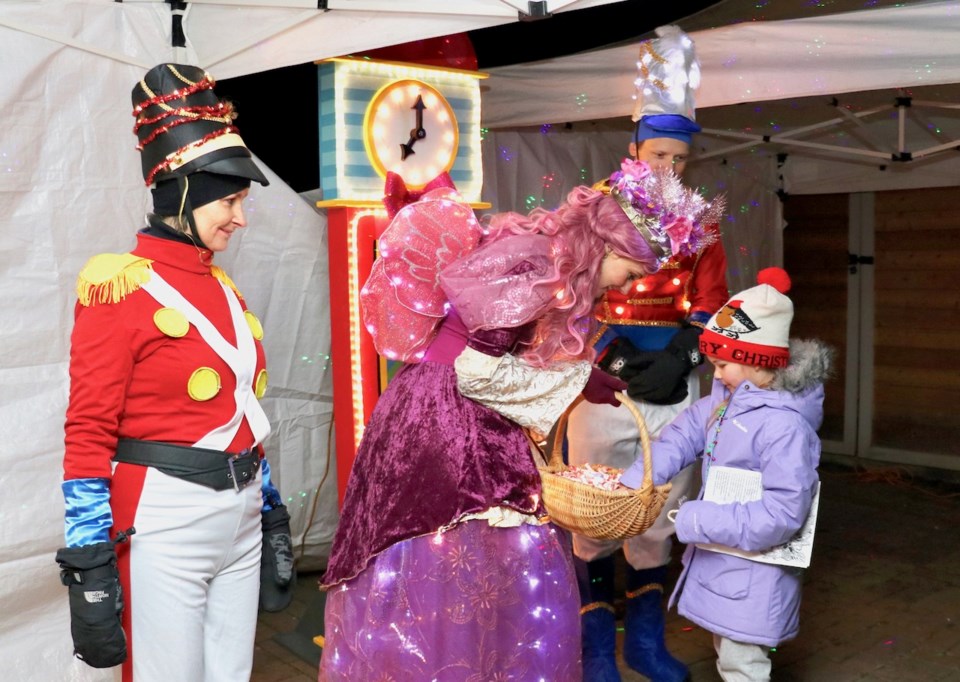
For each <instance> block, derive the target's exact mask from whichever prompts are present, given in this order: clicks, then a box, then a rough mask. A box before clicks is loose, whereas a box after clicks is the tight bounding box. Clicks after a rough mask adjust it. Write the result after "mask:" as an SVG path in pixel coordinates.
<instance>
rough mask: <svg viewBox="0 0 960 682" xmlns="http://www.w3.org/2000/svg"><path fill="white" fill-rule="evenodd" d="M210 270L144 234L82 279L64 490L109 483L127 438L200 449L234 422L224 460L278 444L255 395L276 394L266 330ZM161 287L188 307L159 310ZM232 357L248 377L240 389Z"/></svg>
mask: <svg viewBox="0 0 960 682" xmlns="http://www.w3.org/2000/svg"><path fill="white" fill-rule="evenodd" d="M211 259H212V254H211V252H210V251H208V250H205V249H199V248H197V247H196V246H194V245H192V244H187V243H183V242H179V241H175V240H171V239H163V238H160V237H156V236H151V235H147V234H143V233H140V234H138V235H137V247H136V248H135V249H134V250H133V251H132V252H131V253H127V254H101V255H99V256H95V257H94V258H92V259H90V261H88V263H87V265H86V266H85V267H84V269H83V270H82V271H81V273H80V277H79V280H78V284H77V295H78V299H79V300H78V302H77V305H76V310H75V323H74V328H73V333H72V336H71V348H70V399H69V403H68V407H67V418H66V426H65V445H66V452H65V455H64V478H65V479H67V480H69V479H74V478H110V476H111V458H112V457H113V455H114V453H115V451H116V445H117V440H118V439H120V438H135V439H141V440H153V441H162V442H166V443H173V444H175V445H194V444H198V445H201V446H202V445H203V444H202V443H198V441H201V439H203V438H204V437H205V436H209V434H211V433H214V432H215V431H216V430H217V429H222V427H224V425H229V424H231V423H232V424H233V425H234V426H232V427H230V428H227V429H225V433H224V435H221V436H218V438H219V440H221V441H223V447H222V448H219V449H222V450H224V451H227V452H239V451H241V450H243V449H245V448H250V447H253V446H255V445H257V444H258V443H259V442H261V441H262V440H263V438H265V437H266V434H268V433H269V424H268V423H266V417H265V415H263V416H262V418H261V415H262V409H260V408H259V404H254V403H256V400H255V399H254V398H253V397H252V396H251V391H252V394H253V396H255V398H260V397H261V396H262V395H263V393H264V391H265V390H266V383H267V374H266V369H265V359H264V353H263V346H262V345H261V339H262V337H263V329H262V327H261V325H260V322H259V321H258V320H257V318H256V317H255V316H254V315H253V313H250V312H249V311H247V310H246V306H245V304H244V303H243V299H242V297H241V296H240V295H239V292H237V291H236V287H235V286H234V284H233V282H232V281H230V279H229V277H227V275H226V274H225V273H224V272H223V271H222V270H221V269H220V268H218V267H216V266H214V265H213V264H212V262H211ZM163 282H165V283H166V284H169V288H171V289H172V290H173V291H174V292H175V293H173V294H171V295H173V296H174V297H175V296H177V295H179V296H182V301H181V302H180V303H177V304H176V305H170V304H169V303H168V304H166V305H164V304H161V303H160V302H158V300H157V298H155V296H154V295H153V294H151V293H149V292H148V291H147V287H151V286H156V285H157V284H158V283H163ZM228 292H229V293H228ZM231 297H233V299H232V300H231ZM191 310H192V311H195V312H189V311H191ZM184 311H188V312H187V314H186V315H185V314H184ZM191 315H192V316H193V320H188V319H187V317H189V316H191ZM197 315H199V317H197ZM204 320H205V321H204ZM198 322H199V326H200V327H202V328H203V329H204V333H201V331H200V330H199V329H198ZM251 335H252V339H251V338H250V336H251ZM238 337H241V338H240V343H238ZM211 338H214V339H216V341H215V342H214V344H213V345H211V342H210V340H209V339H211ZM224 343H225V344H227V345H226V346H224ZM214 346H217V347H219V348H221V354H218V352H216V350H215V348H214ZM224 348H226V351H225V352H224V351H223V349H224ZM230 348H232V349H233V350H232V351H231V350H230ZM234 352H236V354H234ZM223 355H225V356H226V357H228V358H232V359H233V360H232V361H233V362H234V365H235V366H236V367H238V368H240V374H239V376H241V377H243V378H242V384H240V388H241V389H242V390H239V391H238V380H237V376H238V374H237V373H236V372H235V369H234V367H233V366H231V364H230V362H227V361H226V360H225V359H224V357H223ZM239 357H242V361H239V360H237V359H236V358H239ZM246 387H249V389H250V390H247V388H246ZM244 396H246V397H247V398H248V399H244ZM258 410H259V414H258V413H257V411H258ZM238 421H239V423H238ZM264 429H266V431H264Z"/></svg>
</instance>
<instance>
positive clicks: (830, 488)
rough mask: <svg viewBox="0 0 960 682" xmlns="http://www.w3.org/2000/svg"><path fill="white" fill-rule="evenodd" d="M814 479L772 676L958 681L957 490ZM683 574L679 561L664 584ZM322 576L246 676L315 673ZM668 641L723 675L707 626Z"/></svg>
mask: <svg viewBox="0 0 960 682" xmlns="http://www.w3.org/2000/svg"><path fill="white" fill-rule="evenodd" d="M821 479H822V489H821V490H822V492H821V501H820V513H819V519H818V524H817V536H816V541H815V544H814V555H813V562H812V564H811V566H810V569H809V570H808V571H807V573H806V581H805V587H804V594H803V602H802V606H801V615H800V635H799V637H798V638H797V639H795V640H793V641H790V642H786V643H785V644H783V645H782V646H781V647H779V648H778V649H777V650H776V651H775V652H774V653H773V654H772V659H773V680H775V681H776V682H801V681H802V682H855V681H868V680H869V681H871V682H948V681H955V682H960V488H958V486H956V485H953V486H948V485H944V484H937V485H935V484H930V483H927V482H924V481H921V480H917V479H911V478H909V477H908V476H907V475H905V474H904V473H903V472H901V471H899V470H896V469H880V470H873V471H872V472H853V471H851V470H849V469H841V468H836V467H831V468H828V467H824V468H823V469H822V470H821ZM675 549H677V550H678V552H679V550H681V549H682V548H680V547H677V548H675ZM678 552H677V555H678ZM678 572H679V560H677V561H674V562H673V564H672V565H671V583H672V581H673V580H675V579H676V575H677V574H678ZM317 578H318V576H317V575H316V574H314V575H304V576H301V577H300V581H299V585H298V590H297V597H296V599H295V600H294V603H293V604H291V606H290V607H289V608H288V609H286V610H285V611H283V612H281V613H272V614H270V613H264V614H261V617H260V622H259V628H258V630H257V648H256V654H255V658H254V674H253V677H252V682H315V680H316V679H317V673H316V664H315V663H314V662H312V661H311V662H307V661H306V660H304V658H303V657H302V656H301V655H306V656H317V657H318V654H319V649H318V648H317V649H316V651H314V645H313V644H312V642H309V641H308V640H309V637H308V636H307V632H306V631H309V629H310V627H311V623H310V619H311V615H310V613H311V608H310V607H311V606H313V607H314V608H313V609H312V611H313V612H316V610H317V609H316V600H317V599H318V597H317V593H316V592H315V589H314V588H315V586H316V581H317ZM278 640H283V641H286V642H294V643H295V644H297V646H298V648H299V650H300V653H301V655H297V654H295V653H293V651H292V650H291V649H290V648H289V647H288V646H286V645H284V644H281V643H280V641H278ZM667 645H668V647H669V648H670V650H671V652H672V653H673V654H674V655H675V656H676V657H677V658H679V659H680V660H682V661H684V662H685V663H687V665H689V666H690V672H691V682H717V681H719V680H720V677H719V675H718V674H717V672H716V668H715V663H714V660H715V654H714V651H713V645H712V640H711V635H710V633H708V632H706V631H704V630H702V629H701V628H699V627H696V626H694V625H692V624H691V623H689V622H688V621H686V620H685V619H683V618H681V617H680V616H678V615H677V614H676V612H675V611H673V612H671V613H670V614H669V615H668V618H667ZM621 674H622V676H623V682H643V681H644V680H646V678H645V677H643V676H641V675H639V674H637V673H635V672H633V671H631V670H629V669H628V668H626V666H624V665H622V659H621ZM398 679H401V678H398ZM357 682H363V681H360V680H358V681H357ZM411 682H419V681H416V680H413V681H411ZM520 682H523V681H520ZM556 682H562V681H560V680H558V681H556ZM585 682H589V681H585Z"/></svg>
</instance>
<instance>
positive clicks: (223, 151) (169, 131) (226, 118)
mask: <svg viewBox="0 0 960 682" xmlns="http://www.w3.org/2000/svg"><path fill="white" fill-rule="evenodd" d="M214 85H215V82H214V80H213V78H211V77H210V76H209V75H208V74H207V73H206V72H205V71H204V70H203V69H201V68H199V67H196V66H189V65H185V64H158V65H157V66H155V67H153V68H152V69H150V70H149V71H148V72H147V73H146V75H145V76H144V77H143V78H142V79H141V80H140V82H139V83H137V84H136V85H135V86H134V87H133V92H132V93H131V99H132V100H133V115H134V116H135V117H136V119H137V120H136V123H135V124H134V127H133V131H134V133H136V135H137V139H138V141H139V143H138V144H137V149H138V150H139V151H140V160H141V164H142V166H143V179H144V182H145V183H146V184H147V186H150V185H152V184H154V183H155V182H159V181H162V180H165V179H168V178H173V177H183V176H186V175H189V174H191V173H195V172H197V171H201V170H202V171H205V172H207V173H220V174H222V175H233V176H237V177H241V178H247V179H248V180H254V181H256V182H259V183H260V184H261V185H268V184H270V183H269V182H268V181H267V178H266V176H264V174H263V173H262V172H261V171H260V169H259V168H257V166H256V164H254V162H253V160H252V159H251V154H250V150H249V149H247V145H245V144H244V142H243V139H241V137H240V132H239V130H237V127H236V126H235V125H233V120H234V118H236V114H235V113H234V111H233V105H232V104H230V103H229V102H224V101H221V100H220V99H219V98H218V97H217V95H216V93H215V92H214V91H213V87H214Z"/></svg>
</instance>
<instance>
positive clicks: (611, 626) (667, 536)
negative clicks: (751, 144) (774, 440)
mask: <svg viewBox="0 0 960 682" xmlns="http://www.w3.org/2000/svg"><path fill="white" fill-rule="evenodd" d="M656 35H657V37H656V38H655V39H653V40H649V41H646V42H644V43H642V44H641V46H640V59H639V61H638V69H639V74H638V78H637V80H636V85H637V107H636V109H635V111H634V116H633V119H634V121H635V122H636V129H635V133H634V136H633V141H632V142H631V144H630V154H631V155H632V156H634V157H635V158H637V159H639V160H641V161H646V162H647V163H649V164H650V165H651V166H652V167H662V166H667V167H672V169H673V171H674V172H675V173H677V174H678V175H681V174H682V173H683V170H684V167H685V165H686V162H687V159H688V156H689V153H690V146H691V142H692V136H693V134H694V133H696V132H699V130H700V127H699V126H698V125H697V124H696V122H695V120H694V102H693V91H694V90H695V89H696V88H697V86H698V85H699V80H700V68H699V64H698V62H697V59H696V56H695V53H694V46H693V42H692V40H691V39H690V38H689V37H688V36H687V35H686V34H685V33H683V32H682V31H681V30H680V29H679V28H677V27H675V26H665V27H661V28H658V29H657V31H656ZM713 229H715V230H719V226H715V227H714V228H713ZM727 297H728V291H727V282H726V255H725V254H724V251H723V245H722V244H721V242H720V240H719V238H718V239H716V240H715V241H714V242H713V243H712V244H710V245H708V246H707V247H705V248H704V249H703V250H701V251H700V252H698V253H696V254H693V255H689V256H685V257H678V256H674V257H673V258H671V259H670V260H669V261H668V262H667V263H666V264H665V265H664V266H663V267H662V268H661V269H660V270H659V271H658V272H657V273H655V274H653V275H648V276H646V277H644V278H642V279H638V280H636V281H635V282H634V286H633V287H632V288H631V289H630V293H628V294H626V295H624V294H622V293H620V292H619V291H608V292H607V293H606V294H605V295H604V297H603V299H602V300H601V302H600V303H599V305H598V307H597V316H598V318H599V319H600V321H601V322H602V326H601V329H600V331H599V332H598V335H597V341H596V347H597V350H598V361H599V363H600V366H601V367H604V368H605V369H607V370H608V371H610V372H611V373H613V374H617V375H618V376H620V378H622V379H623V380H625V381H627V382H628V386H629V388H628V389H627V393H628V395H629V396H630V397H631V398H633V399H634V400H635V401H636V402H637V405H638V406H639V408H640V411H641V413H642V415H643V417H644V420H645V423H646V426H647V429H648V430H649V432H650V436H651V437H652V438H655V437H656V435H657V434H658V433H659V431H660V430H661V429H662V428H663V427H664V426H665V425H667V424H668V423H670V421H672V420H673V418H674V417H675V416H676V415H677V414H679V413H680V412H681V411H682V410H683V409H684V408H685V407H687V406H688V405H690V404H691V403H692V402H693V401H694V400H696V399H697V397H699V382H698V379H697V376H696V374H695V373H692V370H693V369H694V368H695V367H697V366H698V365H699V364H700V363H701V362H702V359H701V357H700V354H699V351H698V338H699V336H700V333H701V331H702V330H703V325H704V324H705V323H706V322H707V320H708V319H709V318H710V316H711V315H712V314H713V312H715V311H716V310H717V309H718V308H719V307H720V306H721V305H723V303H724V302H725V301H726V299H727ZM638 438H639V433H638V429H637V424H636V421H635V420H634V418H633V417H632V415H631V414H630V413H629V412H628V411H627V410H617V409H613V408H611V407H609V406H607V405H592V404H587V403H581V404H580V405H579V406H578V407H576V408H575V409H574V410H573V412H572V413H571V415H570V419H569V423H568V427H567V446H568V453H569V460H570V463H571V464H583V463H585V462H593V463H601V464H606V465H609V466H613V467H618V468H626V467H628V466H630V464H632V463H633V461H634V456H635V455H634V453H635V451H636V449H637V448H636V443H637V440H638ZM696 483H697V481H696V480H695V472H694V467H689V468H687V469H685V470H683V471H682V472H680V474H678V475H677V477H676V478H674V479H673V481H672V485H673V487H672V491H671V495H670V498H669V499H668V501H667V504H666V506H665V507H664V510H663V512H662V513H661V514H660V516H659V518H658V520H657V521H656V523H655V524H654V525H653V526H652V527H651V528H650V529H649V530H647V531H646V532H645V533H644V534H642V535H639V536H637V537H634V538H630V539H628V540H626V541H624V542H622V543H621V542H617V541H604V540H595V539H591V538H587V537H583V536H580V535H574V543H573V544H574V553H575V555H576V560H577V561H576V563H577V569H578V577H579V580H580V592H581V601H582V608H581V620H582V631H583V666H584V680H590V681H591V682H614V681H619V680H620V675H619V673H618V671H617V664H616V658H615V648H616V617H615V614H614V606H613V604H614V599H615V597H616V596H619V595H615V590H614V554H615V553H616V552H617V551H618V550H619V549H621V548H622V549H623V551H624V555H625V558H626V562H627V568H626V572H627V575H626V594H625V598H626V614H625V618H624V625H625V628H624V629H625V638H624V645H623V655H624V659H625V662H626V664H627V665H628V666H629V667H630V668H632V669H634V670H636V671H638V672H640V673H641V674H643V675H645V676H646V677H648V678H649V679H651V680H652V681H653V682H680V681H681V680H684V679H686V678H687V676H688V671H687V668H686V666H685V665H684V664H683V663H681V662H680V661H678V660H677V659H675V658H674V657H673V656H671V655H670V653H669V652H668V651H667V649H666V646H665V644H664V604H663V592H664V580H665V577H666V572H667V565H668V564H669V562H670V553H671V546H672V540H671V535H672V534H673V524H672V523H670V522H669V521H668V519H667V511H668V510H669V509H672V508H676V506H678V504H679V503H680V502H681V501H682V500H683V499H684V498H685V497H688V496H690V495H691V494H694V492H695V490H696V487H695V486H696Z"/></svg>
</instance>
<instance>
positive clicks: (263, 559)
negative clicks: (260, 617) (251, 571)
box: [260, 504, 297, 612]
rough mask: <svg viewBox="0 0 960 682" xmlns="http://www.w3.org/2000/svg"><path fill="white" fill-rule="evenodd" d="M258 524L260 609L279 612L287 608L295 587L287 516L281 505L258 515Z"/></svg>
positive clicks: (295, 574)
mask: <svg viewBox="0 0 960 682" xmlns="http://www.w3.org/2000/svg"><path fill="white" fill-rule="evenodd" d="M261 524H262V527H263V553H262V554H261V556H260V608H261V609H263V610H264V611H270V612H275V611H282V610H283V609H285V608H287V606H289V605H290V602H291V600H292V599H293V592H294V589H295V588H296V585H297V569H296V566H295V565H294V563H293V540H292V539H291V537H290V514H288V513H287V508H286V507H285V506H284V505H282V504H279V505H275V506H274V508H273V509H271V510H270V511H265V512H263V513H262V514H261Z"/></svg>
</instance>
